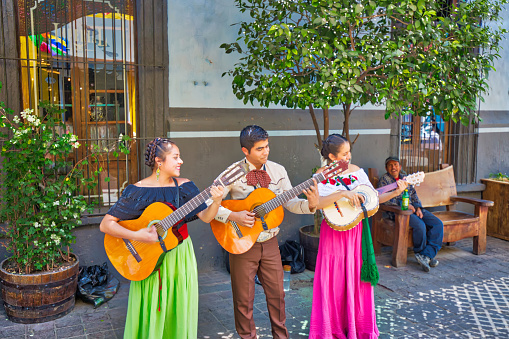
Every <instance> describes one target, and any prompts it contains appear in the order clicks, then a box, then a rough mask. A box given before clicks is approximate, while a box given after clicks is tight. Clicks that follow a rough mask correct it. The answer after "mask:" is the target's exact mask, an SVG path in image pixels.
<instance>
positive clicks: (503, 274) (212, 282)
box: [0, 237, 509, 339]
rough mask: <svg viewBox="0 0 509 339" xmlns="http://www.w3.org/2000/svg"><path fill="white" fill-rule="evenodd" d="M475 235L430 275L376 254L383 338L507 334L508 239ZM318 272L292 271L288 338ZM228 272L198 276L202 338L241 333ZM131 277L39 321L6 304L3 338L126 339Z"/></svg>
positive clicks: (259, 308)
mask: <svg viewBox="0 0 509 339" xmlns="http://www.w3.org/2000/svg"><path fill="white" fill-rule="evenodd" d="M471 249H472V240H462V241H460V242H458V243H457V244H456V245H455V246H454V247H444V248H443V249H442V250H441V251H440V252H439V254H438V256H437V258H438V260H439V261H440V265H439V266H438V267H436V268H433V269H432V270H431V272H429V273H425V272H423V271H422V270H421V269H420V267H419V266H418V265H417V263H416V261H415V259H414V257H413V254H412V253H411V252H409V259H408V265H407V266H406V267H404V268H394V267H392V266H390V251H389V249H384V251H383V253H382V255H381V256H379V257H377V262H378V268H379V271H380V282H379V284H378V286H377V287H376V289H375V305H376V310H377V324H378V328H379V330H380V338H504V339H505V338H509V242H507V241H503V240H499V239H495V238H491V237H488V249H487V253H486V254H485V255H482V256H476V255H474V254H472V252H471ZM313 276H314V273H313V272H311V271H307V270H306V271H305V272H304V273H301V274H294V275H292V282H291V291H289V292H288V293H287V296H286V314H287V326H288V329H289V332H290V338H307V336H308V333H309V318H310V314H311V300H312V284H313ZM229 279H230V277H229V275H228V273H227V272H226V271H224V270H216V271H210V272H202V273H200V275H199V285H200V309H199V326H198V337H199V338H211V339H215V338H218V339H220V338H239V337H238V335H237V334H236V332H235V324H234V320H233V309H232V295H231V290H230V280H229ZM128 290H129V286H128V282H127V281H124V282H123V283H122V284H121V287H120V290H119V293H118V295H116V296H115V297H114V298H113V299H112V300H111V301H109V302H108V303H107V304H105V305H103V306H101V307H99V308H97V309H94V308H93V307H92V306H91V305H88V304H84V303H83V302H81V301H77V302H76V307H75V308H74V310H73V311H72V312H71V313H70V314H68V315H67V316H65V317H63V318H61V319H58V320H55V321H51V322H47V323H43V324H34V325H22V324H16V323H12V322H10V321H9V320H7V319H6V316H5V312H4V310H3V308H1V309H0V338H51V339H53V338H62V339H70V338H74V339H78V338H80V339H85V338H88V339H90V338H122V336H123V327H124V324H125V314H126V309H127V295H128ZM254 318H255V322H256V325H257V327H258V335H259V337H260V338H270V337H271V334H270V322H269V318H268V316H267V307H266V303H265V296H264V293H263V289H262V288H261V286H258V285H257V286H256V296H255V309H254Z"/></svg>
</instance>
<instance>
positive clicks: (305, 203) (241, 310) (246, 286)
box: [215, 125, 319, 339]
mask: <svg viewBox="0 0 509 339" xmlns="http://www.w3.org/2000/svg"><path fill="white" fill-rule="evenodd" d="M240 144H241V147H242V152H243V153H244V154H245V156H246V157H245V159H244V160H242V161H245V162H246V163H247V164H248V165H249V169H250V170H251V172H249V173H248V174H247V175H246V176H244V177H242V178H241V179H239V180H237V181H236V182H235V183H234V184H232V185H229V186H226V187H225V192H224V197H226V196H227V195H228V193H230V196H231V198H232V199H234V200H241V199H245V198H246V197H247V196H248V195H249V194H250V193H251V192H253V191H254V190H255V189H257V188H259V187H267V188H268V189H270V190H271V191H272V192H274V193H275V194H276V195H279V194H281V193H283V192H284V191H287V190H290V189H292V184H291V182H290V179H289V178H288V174H287V173H286V170H285V168H284V167H283V166H281V165H279V164H277V163H275V162H272V161H269V160H268V156H269V135H268V133H267V132H266V131H265V130H264V129H263V128H261V127H260V126H256V125H251V126H247V127H245V128H244V129H243V130H242V131H241V133H240ZM303 193H304V194H305V195H306V196H307V198H308V199H307V200H306V199H298V198H293V199H291V200H289V201H288V202H286V203H285V204H283V206H284V207H285V208H286V209H287V210H288V211H290V212H293V213H297V214H313V213H314V212H315V210H316V206H317V205H318V199H319V196H318V190H317V188H316V183H315V185H313V186H311V187H310V188H309V189H307V190H304V191H303ZM215 219H216V220H218V221H221V222H223V223H226V222H227V221H233V222H236V223H237V224H240V225H242V226H247V227H253V225H254V223H255V214H254V213H252V212H251V211H247V210H245V211H237V212H233V211H230V210H228V209H226V208H223V207H221V208H220V209H219V211H218V213H217V215H216V217H215ZM278 232H279V227H276V228H272V229H268V230H267V231H263V232H261V233H260V235H259V236H258V239H257V241H256V243H255V244H254V245H253V247H251V249H249V250H248V251H247V252H245V253H242V254H230V273H231V282H232V292H233V308H234V314H235V328H236V329H237V332H238V334H239V336H240V337H241V338H243V339H251V338H256V327H255V323H254V319H253V302H254V296H255V282H254V277H255V275H256V274H258V278H259V279H260V282H261V284H262V286H263V289H264V291H265V296H266V299H267V308H268V311H269V317H270V322H271V325H272V336H273V337H274V338H288V330H287V328H286V325H285V322H286V314H285V300H284V297H285V293H284V290H283V266H282V263H281V256H280V254H279V247H278V242H277V238H276V235H277V234H278Z"/></svg>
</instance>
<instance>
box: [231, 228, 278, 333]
mask: <svg viewBox="0 0 509 339" xmlns="http://www.w3.org/2000/svg"><path fill="white" fill-rule="evenodd" d="M230 272H231V279H232V292H233V309H234V314H235V328H236V329H237V333H238V334H239V336H240V337H241V338H242V339H255V338H256V327H255V323H254V319H253V302H254V297H255V282H254V277H255V275H256V274H258V279H260V282H261V283H262V286H263V290H264V291H265V298H266V300H267V308H268V311H269V317H270V322H271V325H272V336H273V337H274V338H276V339H277V338H288V330H287V329H286V326H285V321H286V314H285V292H284V291H283V266H282V263H281V255H280V254H279V246H278V243H277V239H276V237H274V238H272V239H270V240H267V241H265V242H261V243H260V242H257V243H255V244H254V245H253V247H252V248H251V249H250V250H249V251H247V252H246V253H242V254H230Z"/></svg>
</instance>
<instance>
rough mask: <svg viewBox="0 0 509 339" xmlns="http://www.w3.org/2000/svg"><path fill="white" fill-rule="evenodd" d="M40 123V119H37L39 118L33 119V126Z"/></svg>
mask: <svg viewBox="0 0 509 339" xmlns="http://www.w3.org/2000/svg"><path fill="white" fill-rule="evenodd" d="M40 124H41V120H39V119H35V121H34V126H35V127H37V126H39V125H40Z"/></svg>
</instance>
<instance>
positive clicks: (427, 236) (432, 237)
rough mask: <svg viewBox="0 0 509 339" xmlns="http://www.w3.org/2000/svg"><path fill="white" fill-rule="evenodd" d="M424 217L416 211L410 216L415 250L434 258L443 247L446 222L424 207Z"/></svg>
mask: <svg viewBox="0 0 509 339" xmlns="http://www.w3.org/2000/svg"><path fill="white" fill-rule="evenodd" d="M421 211H422V215H423V216H422V219H421V218H419V217H418V216H417V215H416V214H415V213H414V214H412V215H411V216H410V222H409V225H410V227H411V228H412V229H413V236H412V240H413V241H414V252H415V253H420V254H422V255H425V256H427V257H429V258H434V257H435V256H436V255H437V253H438V251H439V250H440V248H441V247H442V239H443V238H444V224H443V223H442V221H441V220H440V219H438V218H437V217H435V216H434V215H433V214H432V213H431V212H428V211H426V210H425V209H422V208H421Z"/></svg>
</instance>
